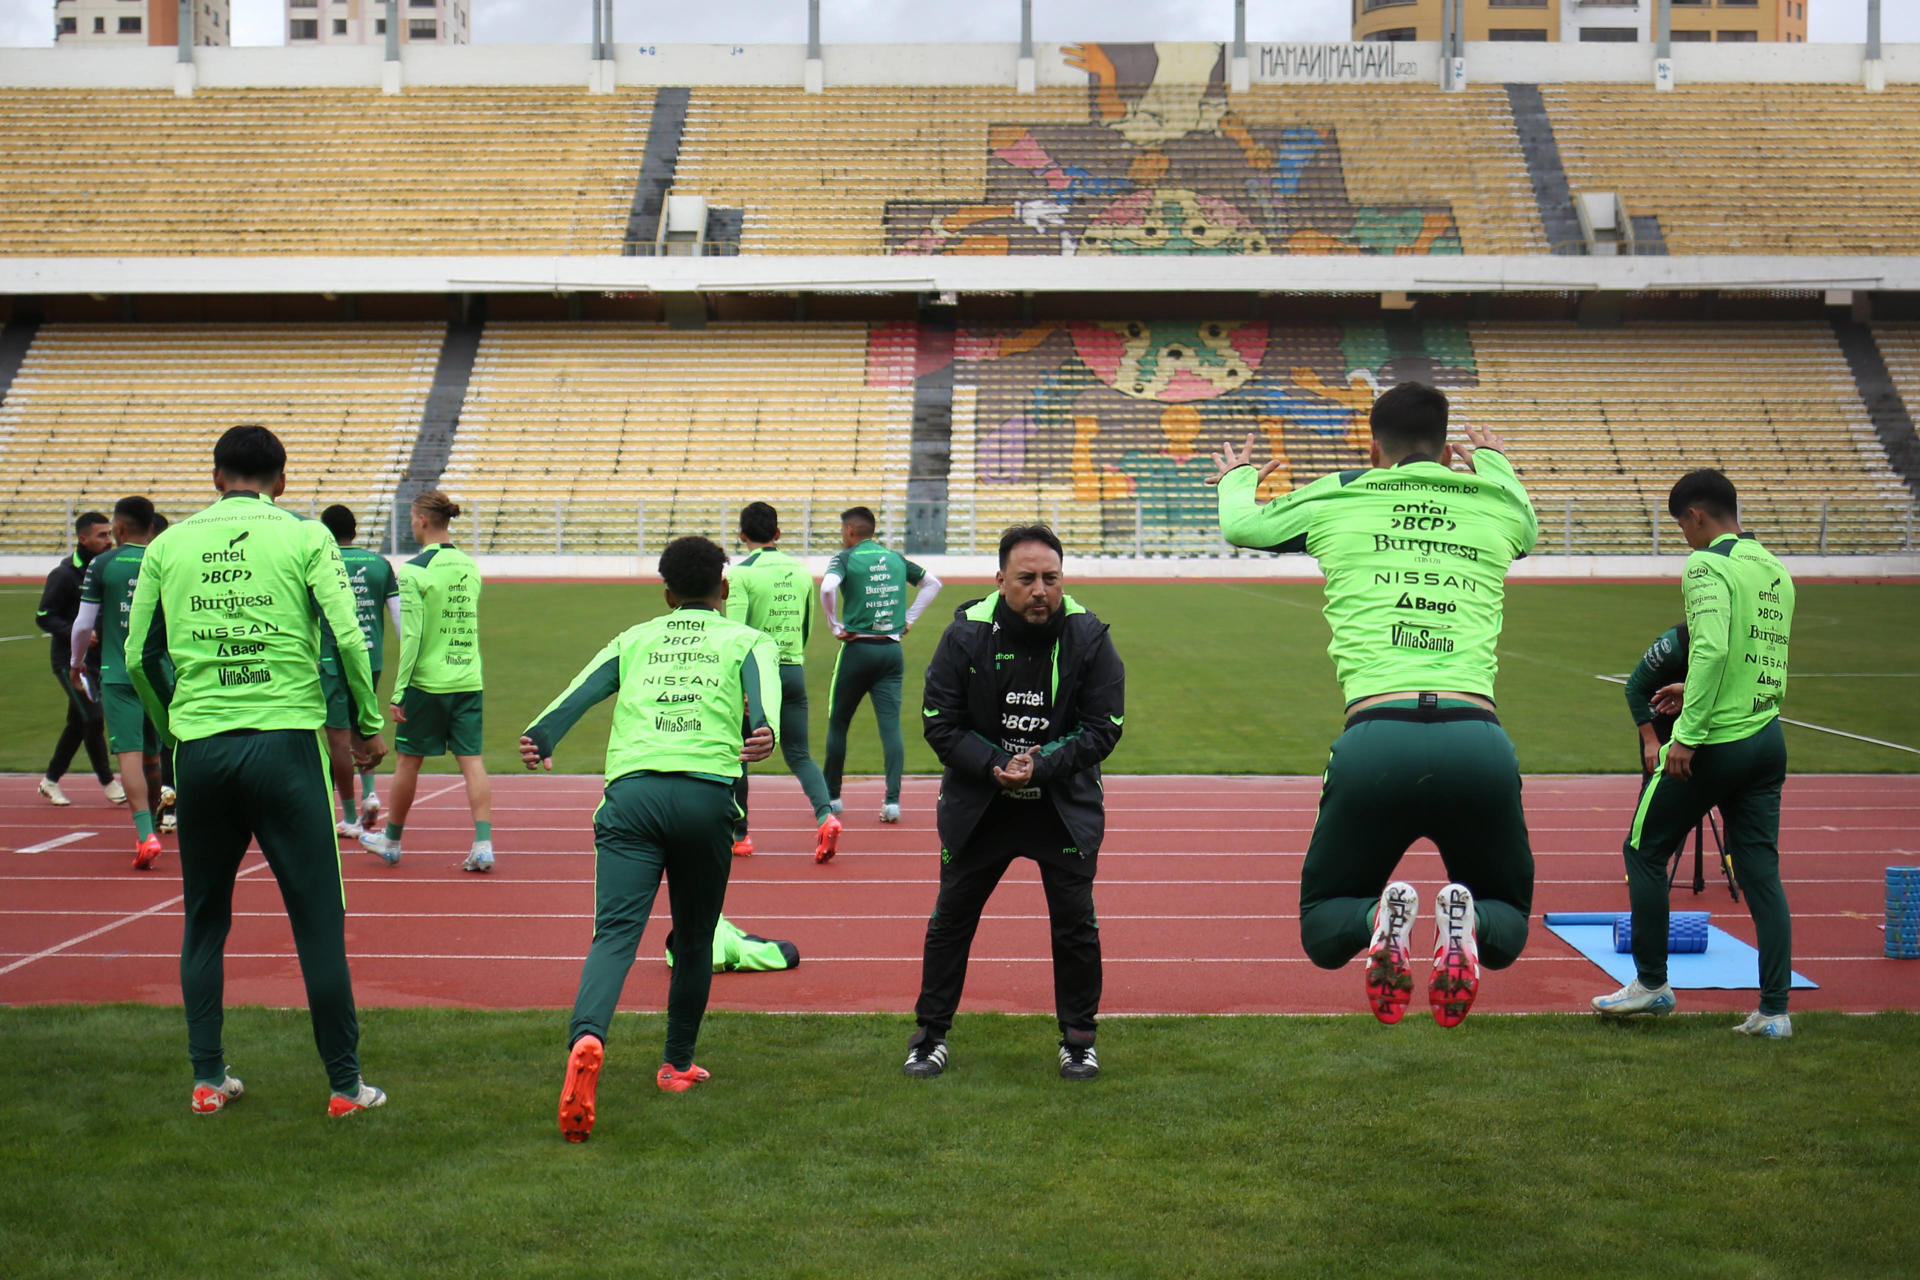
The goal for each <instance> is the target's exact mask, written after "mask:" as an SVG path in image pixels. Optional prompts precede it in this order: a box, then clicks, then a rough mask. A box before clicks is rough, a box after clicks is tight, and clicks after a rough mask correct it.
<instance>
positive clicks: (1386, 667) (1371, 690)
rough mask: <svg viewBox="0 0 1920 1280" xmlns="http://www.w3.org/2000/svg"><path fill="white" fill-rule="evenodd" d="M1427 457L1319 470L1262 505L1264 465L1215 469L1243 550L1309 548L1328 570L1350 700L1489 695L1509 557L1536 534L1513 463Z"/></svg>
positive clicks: (1481, 457) (1338, 667)
mask: <svg viewBox="0 0 1920 1280" xmlns="http://www.w3.org/2000/svg"><path fill="white" fill-rule="evenodd" d="M1473 463H1474V469H1473V470H1472V471H1470V472H1461V471H1453V470H1450V469H1448V468H1446V467H1443V466H1441V465H1440V464H1439V463H1438V462H1435V461H1433V460H1432V459H1425V458H1421V459H1409V460H1407V461H1405V462H1403V463H1401V464H1400V465H1399V466H1397V467H1393V468H1391V469H1381V468H1369V469H1363V470H1358V471H1342V472H1338V473H1337V474H1334V475H1329V476H1322V477H1321V478H1320V479H1318V480H1315V481H1314V482H1313V483H1312V484H1309V485H1306V486H1304V487H1302V488H1299V489H1295V490H1294V491H1293V492H1292V493H1289V494H1286V495H1285V496H1283V497H1279V498H1275V499H1274V500H1273V501H1272V502H1269V503H1266V504H1265V505H1262V504H1260V503H1259V502H1258V501H1256V500H1255V498H1254V490H1255V488H1256V487H1257V485H1258V482H1259V473H1258V472H1257V471H1255V470H1254V468H1252V467H1236V468H1235V469H1234V470H1232V471H1229V472H1228V473H1227V474H1226V475H1225V476H1223V477H1221V479H1220V486H1219V487H1220V496H1219V503H1220V532H1221V535H1222V536H1223V537H1225V538H1226V540H1227V541H1228V542H1230V543H1232V544H1233V545H1235V546H1239V547H1256V548H1259V549H1260V550H1263V551H1274V552H1300V551H1304V552H1306V553H1307V554H1308V555H1310V556H1312V557H1314V558H1315V559H1316V560H1318V561H1319V562H1320V569H1321V571H1322V572H1323V573H1325V574H1326V577H1327V586H1326V607H1325V609H1324V611H1323V612H1324V615H1325V617H1326V620H1327V626H1328V628H1329V629H1330V630H1331V631H1332V633H1333V639H1332V642H1331V643H1329V644H1328V646H1327V652H1328V653H1329V654H1331V655H1332V657H1333V665H1334V671H1335V674H1336V675H1337V676H1338V677H1339V680H1340V687H1341V689H1342V691H1343V692H1344V693H1345V695H1346V700H1347V701H1348V702H1349V703H1351V702H1356V701H1358V700H1359V699H1361V698H1366V697H1370V696H1372V695H1373V694H1376V693H1400V692H1407V691H1417V690H1445V691H1449V692H1460V693H1477V694H1480V695H1482V696H1483V697H1488V698H1491V697H1492V696H1493V681H1494V675H1495V673H1496V671H1497V670H1498V666H1499V664H1498V662H1497V660H1496V659H1495V657H1494V647H1495V646H1496V645H1497V644H1498V643H1499V640H1500V626H1501V622H1502V617H1503V614H1502V605H1503V602H1504V600H1505V594H1506V575H1507V566H1508V565H1509V564H1510V563H1512V562H1513V560H1514V559H1516V558H1517V557H1519V556H1523V555H1525V554H1526V553H1527V552H1528V551H1531V550H1532V549H1533V544H1534V541H1535V540H1536V539H1537V538H1538V537H1539V533H1540V529H1539V525H1538V523H1537V522H1536V520H1535V518H1534V513H1533V503H1532V502H1531V501H1530V500H1529V499H1528V498H1527V491H1526V489H1525V488H1523V487H1522V486H1521V484H1520V481H1519V478H1518V477H1516V476H1515V475H1514V473H1513V464H1512V463H1510V462H1508V461H1507V459H1506V458H1505V457H1504V456H1503V455H1501V454H1499V453H1496V452H1495V451H1493V450H1492V449H1479V450H1476V451H1475V452H1474V455H1473Z"/></svg>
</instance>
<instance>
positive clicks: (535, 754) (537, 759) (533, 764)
mask: <svg viewBox="0 0 1920 1280" xmlns="http://www.w3.org/2000/svg"><path fill="white" fill-rule="evenodd" d="M520 763H521V764H524V765H525V766H527V768H529V769H545V770H547V771H548V772H549V773H551V772H552V771H553V757H552V756H543V755H541V754H540V747H539V745H538V744H537V743H535V742H534V740H533V739H532V738H529V737H527V736H526V735H525V734H521V735H520Z"/></svg>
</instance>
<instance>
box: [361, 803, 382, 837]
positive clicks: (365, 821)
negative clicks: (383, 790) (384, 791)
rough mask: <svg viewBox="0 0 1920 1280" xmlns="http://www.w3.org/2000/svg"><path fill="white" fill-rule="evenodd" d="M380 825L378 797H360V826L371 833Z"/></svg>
mask: <svg viewBox="0 0 1920 1280" xmlns="http://www.w3.org/2000/svg"><path fill="white" fill-rule="evenodd" d="M379 825H380V797H379V796H362V797H361V798H360V826H361V829H362V830H365V831H371V830H373V829H374V828H375V827H377V826H379Z"/></svg>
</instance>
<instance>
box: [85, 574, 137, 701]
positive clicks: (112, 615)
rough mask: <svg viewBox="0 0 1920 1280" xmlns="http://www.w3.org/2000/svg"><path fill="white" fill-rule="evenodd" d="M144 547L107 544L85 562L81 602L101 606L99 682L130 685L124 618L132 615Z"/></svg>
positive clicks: (131, 679)
mask: <svg viewBox="0 0 1920 1280" xmlns="http://www.w3.org/2000/svg"><path fill="white" fill-rule="evenodd" d="M146 551H147V549H146V548H145V547H138V546H132V545H123V546H118V547H110V548H108V549H107V550H105V551H102V552H101V553H100V554H99V555H97V556H95V557H94V558H93V559H91V560H89V561H88V562H87V572H86V576H85V577H83V578H81V579H80V603H81V604H97V605H99V606H100V621H99V622H98V624H97V629H98V630H99V632H100V683H101V684H132V683H133V677H132V676H129V675H128V674H127V619H128V618H130V617H132V616H133V590H134V587H135V586H137V585H138V584H139V581H140V562H141V560H142V559H143V558H144V557H145V555H146Z"/></svg>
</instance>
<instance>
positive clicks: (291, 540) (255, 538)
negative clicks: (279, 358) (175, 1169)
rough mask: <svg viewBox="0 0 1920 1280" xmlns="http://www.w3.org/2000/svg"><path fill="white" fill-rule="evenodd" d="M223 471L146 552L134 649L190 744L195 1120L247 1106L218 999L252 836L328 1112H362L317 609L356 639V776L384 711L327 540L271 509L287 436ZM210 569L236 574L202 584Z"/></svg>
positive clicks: (224, 459)
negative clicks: (204, 501)
mask: <svg viewBox="0 0 1920 1280" xmlns="http://www.w3.org/2000/svg"><path fill="white" fill-rule="evenodd" d="M213 464H214V484H215V487H217V488H218V489H219V490H220V493H221V498H220V501H218V502H216V503H214V504H213V505H212V506H211V507H208V508H207V509H206V510H205V511H202V512H200V513H199V514H197V515H194V516H192V517H190V518H188V519H186V520H182V521H180V522H179V523H178V524H176V525H174V526H173V528H172V529H170V530H169V531H168V532H167V536H166V537H164V538H161V539H159V540H158V541H156V542H154V543H153V545H151V546H150V547H148V548H147V552H146V555H145V557H144V559H143V560H142V563H141V566H140V581H139V584H138V586H137V587H136V588H135V590H134V595H133V614H132V617H131V618H130V620H129V621H128V623H127V645H126V651H127V654H128V655H129V659H130V662H131V666H130V668H129V675H130V676H131V677H132V680H133V686H134V688H135V689H136V690H138V691H139V694H140V701H141V702H142V703H144V704H145V705H146V708H147V714H148V715H150V716H151V717H152V718H153V722H154V725H155V726H156V727H157V728H158V729H159V730H160V733H161V736H162V737H164V738H167V739H169V740H177V741H178V743H179V751H178V754H177V759H176V762H175V764H176V768H177V769H178V770H179V782H180V879H181V882H182V889H183V891H184V895H185V913H186V921H185V929H184V933H183V936H182V939H181V943H180V993H181V995H182V997H184V1000H185V1003H186V1012H187V1051H188V1054H189V1056H190V1057H191V1058H192V1060H193V1079H194V1088H193V1109H194V1110H195V1111H196V1112H200V1113H203V1114H204V1113H209V1112H215V1111H220V1110H222V1109H224V1108H225V1107H226V1106H227V1105H228V1104H229V1103H231V1102H232V1101H233V1100H234V1099H235V1098H238V1097H239V1096H240V1094H241V1086H240V1082H239V1081H238V1080H236V1079H234V1078H233V1077H232V1076H230V1075H228V1074H227V1059H226V1049H225V1047H224V1046H223V1045H222V1044H221V1030H222V1027H223V1024H224V1017H223V1010H222V1007H221V1006H222V987H223V974H224V967H225V953H226V942H227V931H228V929H229V928H230V927H231V925H232V922H233V882H234V876H235V873H236V872H237V871H238V870H239V867H240V862H241V859H243V858H245V857H246V854H247V846H248V844H249V843H251V842H252V841H253V840H254V839H256V838H257V839H258V840H259V842H260V852H261V853H263V854H265V855H266V859H267V865H268V867H270V868H272V870H273V878H274V879H275V880H276V881H277V882H278V883H279V887H280V899H281V901H282V902H284V903H285V904H286V908H287V919H288V922H289V923H290V924H291V925H292V926H293V945H294V950H295V952H296V953H297V954H298V955H299V957H300V974H301V976H302V977H303V978H304V979H305V980H306V987H307V1006H308V1009H309V1010H310V1011H311V1013H312V1015H313V1039H314V1043H315V1045H316V1046H317V1047H318V1048H319V1050H320V1060H321V1062H322V1063H324V1064H325V1066H326V1070H327V1081H328V1083H329V1084H330V1085H331V1086H332V1087H333V1096H332V1097H331V1098H330V1099H329V1100H328V1102H327V1113H328V1114H329V1115H334V1116H344V1115H351V1114H352V1113H354V1112H356V1111H364V1110H365V1109H366V1108H368V1107H377V1106H379V1105H380V1104H381V1103H383V1102H385V1101H386V1100H387V1095H386V1094H384V1093H382V1092H381V1091H380V1090H378V1089H376V1088H374V1087H373V1086H371V1085H369V1084H367V1083H366V1082H365V1081H364V1080H362V1079H361V1078H360V1058H359V1043H360V1023H359V1019H358V1017H357V1016H356V1015H355V1013H354V1007H353V978H352V976H351V975H350V973H349V972H348V969H347V946H346V923H347V909H346V895H345V893H344V890H343V887H342V885H341V881H340V845H339V841H338V838H337V837H336V836H335V835H334V833H333V805H332V802H331V801H330V800H329V798H328V796H327V785H326V773H325V769H324V765H323V756H322V751H321V745H320V744H321V739H320V732H319V731H320V726H321V724H322V723H323V722H324V721H325V718H326V707H325V706H324V705H323V704H322V702H321V697H320V675H319V666H318V663H319V656H320V628H319V626H318V625H317V623H316V622H315V621H314V609H315V608H316V607H317V608H318V609H319V611H320V613H321V615H322V616H324V617H325V618H327V619H328V621H329V623H330V624H331V626H332V627H333V631H334V634H335V635H338V636H342V637H345V638H346V643H344V644H343V645H342V646H341V649H340V666H341V671H342V672H343V673H344V674H345V676H346V681H347V689H348V691H349V693H350V694H351V696H352V699H353V708H354V712H355V717H354V719H355V723H356V724H357V725H358V727H359V729H360V731H361V732H362V733H363V734H365V735H366V737H365V740H364V742H363V744H362V746H361V757H360V761H361V763H362V764H375V763H378V761H379V759H380V757H381V756H382V755H384V754H386V749H387V745H386V743H385V742H384V741H382V740H381V737H380V707H379V704H378V702H377V701H375V697H374V691H373V685H372V683H371V682H370V681H369V680H368V679H367V670H368V668H367V650H366V646H364V645H362V644H361V643H360V642H359V632H358V630H357V629H356V628H355V626H354V622H353V592H352V590H351V589H350V588H349V587H348V586H347V575H346V572H345V570H344V569H342V568H341V565H340V553H339V551H337V550H336V549H335V548H334V545H333V539H331V538H329V537H327V535H326V531H325V530H324V529H322V528H321V527H320V525H319V524H318V523H316V522H315V521H312V520H306V519H303V518H301V517H299V516H296V515H293V514H292V513H290V512H287V511H283V510H281V509H280V508H279V507H276V506H274V505H273V502H272V499H273V498H276V497H278V496H279V495H280V493H281V491H282V490H283V489H285V487H286V465H287V453H286V450H285V449H284V448H282V447H281V444H280V441H279V440H277V439H276V438H275V437H274V434H273V433H272V432H271V431H268V430H267V429H266V428H264V427H257V426H243V427H235V428H233V429H232V430H231V431H228V432H227V433H226V434H225V435H223V436H221V437H220V443H219V444H218V445H216V446H215V447H214V451H213ZM216 572H218V573H221V574H223V575H225V576H224V577H223V578H222V579H220V580H219V581H215V582H209V580H208V576H209V575H210V574H212V573H216ZM169 660H171V665H169Z"/></svg>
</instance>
